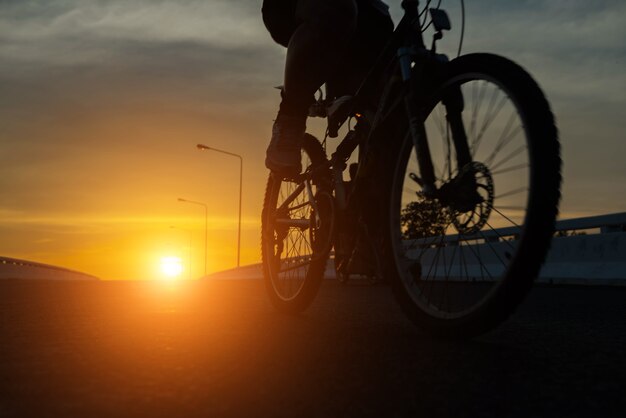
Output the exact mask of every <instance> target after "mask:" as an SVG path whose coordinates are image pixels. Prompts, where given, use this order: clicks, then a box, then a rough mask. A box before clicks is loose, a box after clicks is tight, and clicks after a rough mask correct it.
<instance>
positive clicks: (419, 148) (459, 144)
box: [398, 48, 472, 197]
mask: <svg viewBox="0 0 626 418" xmlns="http://www.w3.org/2000/svg"><path fill="white" fill-rule="evenodd" d="M413 56H415V53H414V48H400V49H399V50H398V59H399V64H400V72H401V75H402V82H403V84H404V89H405V94H404V107H405V111H406V114H407V117H408V121H409V132H410V135H411V140H412V142H413V146H414V147H415V153H416V155H417V162H418V164H419V169H420V177H417V176H412V178H413V179H414V180H415V181H416V182H417V183H418V184H419V185H420V186H421V187H422V193H423V194H424V196H426V197H435V195H436V192H437V186H436V184H435V182H436V178H435V169H434V167H433V162H432V157H431V154H430V147H429V145H428V136H427V134H426V128H425V126H424V121H425V116H426V115H423V114H422V112H421V111H420V109H419V108H418V106H417V104H416V103H417V100H416V97H415V96H414V92H413V91H414V89H413V88H412V87H413V86H412V84H411V81H412V80H411V77H416V76H417V77H418V80H419V76H420V74H419V71H418V74H417V75H415V72H416V71H414V69H413V68H412V62H413ZM440 57H443V58H444V59H445V60H447V58H445V56H443V55H439V56H438V58H440ZM421 58H425V59H432V58H430V57H427V56H425V55H424V56H422V57H421ZM421 66H422V67H423V63H422V64H421ZM442 102H443V104H444V106H445V108H446V119H447V121H448V124H449V127H450V133H451V134H452V140H453V143H454V147H455V150H456V158H457V167H458V169H459V170H460V169H461V168H462V167H464V166H466V165H467V164H469V163H470V162H471V161H472V156H471V152H470V149H469V145H468V143H467V135H466V133H465V126H464V124H463V117H462V114H463V108H464V102H463V94H462V93H461V89H460V87H458V86H453V87H451V88H450V90H449V92H447V94H446V96H445V97H444V98H443V99H442Z"/></svg>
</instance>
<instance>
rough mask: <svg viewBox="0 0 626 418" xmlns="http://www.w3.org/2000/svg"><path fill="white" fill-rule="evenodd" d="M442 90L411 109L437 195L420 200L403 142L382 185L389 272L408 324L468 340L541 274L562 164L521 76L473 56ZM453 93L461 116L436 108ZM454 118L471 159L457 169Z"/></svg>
mask: <svg viewBox="0 0 626 418" xmlns="http://www.w3.org/2000/svg"><path fill="white" fill-rule="evenodd" d="M443 80H444V81H443V82H442V83H441V84H440V85H439V87H437V88H435V89H434V91H433V93H432V95H430V96H429V97H428V98H426V99H425V101H423V102H421V103H420V104H421V105H422V108H423V109H424V110H425V114H427V115H428V116H427V117H426V118H425V127H426V131H427V135H428V141H429V145H430V147H431V154H432V160H433V164H434V166H435V175H436V179H437V183H436V186H437V188H438V190H439V192H438V193H437V194H436V196H435V197H426V196H424V194H423V193H421V188H420V186H419V184H418V183H419V182H420V179H419V173H420V171H419V166H418V163H417V158H416V154H415V149H414V147H413V143H412V140H411V138H410V136H409V135H408V134H407V135H404V139H401V140H400V141H399V144H400V145H398V149H397V150H396V153H397V154H396V155H397V157H396V161H395V165H394V167H395V168H394V171H393V173H392V175H391V176H390V179H389V182H390V187H389V190H390V197H389V202H390V206H389V213H388V214H387V215H386V217H387V219H388V222H389V223H388V233H387V237H386V247H385V251H386V255H387V257H386V259H387V268H386V273H387V275H388V277H389V278H390V279H391V283H392V286H393V289H394V294H395V296H396V298H397V300H398V302H399V303H400V305H401V306H402V308H403V310H404V311H405V313H406V314H407V315H408V316H409V318H411V319H412V320H413V321H414V322H415V323H416V324H418V325H419V326H420V327H422V328H424V329H426V330H427V331H428V332H430V333H431V334H433V335H435V336H439V337H444V338H466V337H471V336H475V335H478V334H481V333H484V332H486V331H488V330H490V329H492V328H493V327H495V326H496V325H498V324H499V323H500V322H501V321H503V320H504V319H505V318H507V317H508V316H509V315H510V314H511V313H512V312H513V311H514V309H515V308H516V307H517V305H518V304H519V303H520V302H521V301H522V299H523V297H524V296H525V295H526V294H527V292H528V290H529V289H530V287H531V285H532V282H533V280H534V279H535V278H536V276H537V275H538V272H539V269H540V267H541V264H542V263H543V261H544V259H545V256H546V253H547V251H548V248H549V245H550V241H551V237H552V234H553V230H554V222H555V219H556V215H557V206H558V201H559V198H560V191H559V190H560V181H561V175H560V166H561V160H560V156H559V144H558V140H557V130H556V127H555V125H554V119H553V115H552V113H551V111H550V108H549V104H548V102H547V101H546V99H545V98H544V95H543V93H542V92H541V90H540V88H539V87H538V86H537V84H536V83H535V82H534V81H533V80H532V78H531V77H530V75H528V74H527V73H526V72H525V71H524V70H523V69H522V68H521V67H519V66H518V65H516V64H515V63H513V62H511V61H509V60H506V59H504V58H501V57H498V56H495V55H490V54H472V55H467V56H463V57H461V58H458V59H456V60H454V61H452V62H450V63H449V64H448V65H447V72H446V73H445V75H444V76H443ZM459 91H460V93H461V94H462V102H460V103H461V106H460V108H459V106H458V103H459V102H458V101H457V109H456V110H451V108H450V107H446V105H444V102H446V104H448V105H449V103H450V97H454V95H455V94H457V96H456V97H459V96H458V92H459ZM454 112H460V113H461V115H460V116H461V120H462V121H463V125H464V127H465V128H464V130H465V133H466V135H467V145H468V146H469V151H470V154H471V162H470V163H468V164H466V165H464V166H463V167H459V166H458V163H457V158H456V155H457V150H456V148H455V145H454V144H455V140H454V139H455V138H453V137H452V131H453V128H452V126H451V120H453V119H454V115H453V114H452V113H454ZM457 116H458V115H457ZM457 120H458V119H457Z"/></svg>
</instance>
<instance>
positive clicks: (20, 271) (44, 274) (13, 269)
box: [0, 256, 100, 280]
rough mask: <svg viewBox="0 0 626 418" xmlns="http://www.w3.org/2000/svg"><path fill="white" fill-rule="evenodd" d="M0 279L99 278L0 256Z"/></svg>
mask: <svg viewBox="0 0 626 418" xmlns="http://www.w3.org/2000/svg"><path fill="white" fill-rule="evenodd" d="M0 279H25V280H100V279H99V278H98V277H96V276H92V275H91V274H86V273H81V272H79V271H75V270H70V269H66V268H63V267H57V266H52V265H50V264H43V263H37V262H34V261H28V260H20V259H17V258H10V257H1V256H0Z"/></svg>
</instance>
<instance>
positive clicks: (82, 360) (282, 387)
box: [0, 280, 626, 417]
mask: <svg viewBox="0 0 626 418" xmlns="http://www.w3.org/2000/svg"><path fill="white" fill-rule="evenodd" d="M0 338H1V340H0V417H29V416H30V417H47V416H66V417H99V416H102V417H120V416H137V417H193V416H202V417H213V416H246V417H279V416H285V417H309V416H311V417H343V416H354V417H368V416H371V417H394V416H398V417H400V416H417V417H465V416H476V417H611V416H615V417H624V416H626V401H625V395H626V389H625V388H626V360H625V347H626V344H625V343H626V288H592V287H537V288H535V289H534V290H533V291H532V293H531V295H530V297H529V298H528V300H527V302H526V303H525V304H524V305H523V306H522V308H521V309H520V310H519V311H518V313H517V314H516V315H514V316H513V317H512V318H511V319H510V320H508V321H507V322H506V323H505V324H504V325H502V326H501V327H499V328H498V329H497V330H495V331H493V332H491V333H490V334H488V335H485V336H483V337H480V338H477V339H475V340H473V341H470V342H467V343H462V344H458V343H457V344H450V343H442V342H438V341H434V340H432V339H430V338H429V337H427V336H426V335H424V334H422V333H420V332H419V331H418V330H417V329H416V328H415V327H414V326H413V325H412V324H410V323H409V322H408V321H407V320H406V319H405V318H404V317H403V315H402V313H401V312H400V311H399V309H398V308H397V306H396V304H395V302H394V300H393V298H392V296H391V294H390V291H389V289H388V288H387V287H386V286H382V285H377V286H369V285H365V284H359V283H353V284H352V285H348V286H342V285H340V284H338V283H336V282H335V281H330V280H329V281H326V282H325V283H324V285H323V288H322V291H321V293H320V295H319V296H318V299H317V300H316V302H315V303H314V305H313V306H312V308H311V309H310V310H309V311H307V313H306V314H304V315H300V316H283V315H280V314H277V313H276V312H274V311H273V309H272V308H271V307H270V305H269V303H268V302H267V301H266V298H265V295H264V293H263V288H262V285H261V283H260V282H259V281H221V282H212V283H200V282H196V283H186V284H179V285H166V284H163V283H131V282H121V283H120V282H92V283H87V282H82V283H81V282H74V283H68V282H65V283H63V282H56V283H55V282H24V281H22V282H16V281H4V282H0Z"/></svg>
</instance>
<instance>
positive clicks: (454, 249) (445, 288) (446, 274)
mask: <svg viewBox="0 0 626 418" xmlns="http://www.w3.org/2000/svg"><path fill="white" fill-rule="evenodd" d="M458 244H459V243H458V242H457V245H454V248H453V250H452V259H451V260H450V267H449V268H448V271H446V272H445V273H444V274H445V282H444V284H443V291H442V295H441V302H439V307H438V308H439V309H441V305H443V300H444V299H445V295H446V290H448V282H450V273H451V272H452V266H453V265H454V256H455V255H456V250H457V247H458ZM443 259H444V261H443V262H444V263H446V257H445V252H444V257H443ZM446 264H447V263H446ZM444 270H445V267H444Z"/></svg>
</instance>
